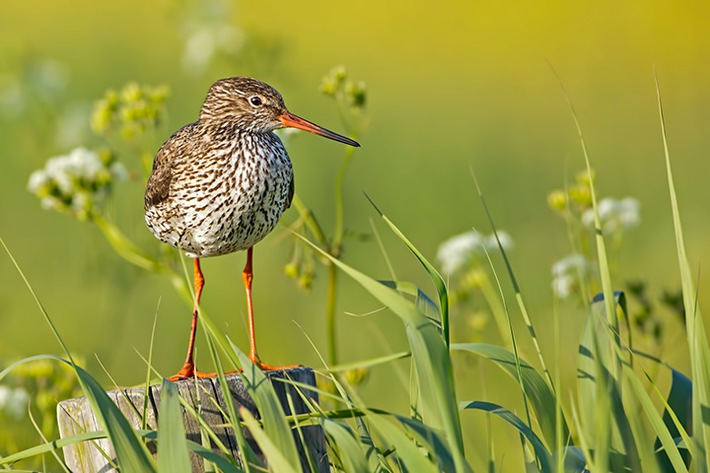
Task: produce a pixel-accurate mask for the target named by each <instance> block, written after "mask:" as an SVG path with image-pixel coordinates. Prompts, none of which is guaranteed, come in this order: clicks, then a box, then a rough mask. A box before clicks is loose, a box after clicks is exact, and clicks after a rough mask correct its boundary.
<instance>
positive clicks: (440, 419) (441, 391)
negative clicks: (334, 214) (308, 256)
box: [303, 238, 470, 472]
mask: <svg viewBox="0 0 710 473" xmlns="http://www.w3.org/2000/svg"><path fill="white" fill-rule="evenodd" d="M303 240H304V241H306V242H308V243H309V244H310V245H311V246H312V247H313V248H314V249H315V250H316V251H318V252H320V253H321V254H322V255H323V256H324V257H326V258H328V259H330V260H331V261H332V262H333V263H334V264H336V265H337V266H338V267H339V268H340V269H341V270H342V271H343V272H345V273H346V274H348V275H349V276H350V277H351V278H353V279H354V280H355V281H356V282H358V283H359V284H360V285H362V287H363V288H364V289H365V290H367V291H368V292H369V293H370V294H371V295H372V296H373V297H375V298H376V299H377V300H379V301H380V303H381V304H384V305H386V306H387V307H389V309H390V310H391V311H392V312H393V313H394V314H396V315H397V316H399V317H400V319H402V321H403V322H404V324H405V328H406V332H407V338H408V339H409V344H410V347H411V351H412V357H413V360H414V367H415V370H416V372H417V378H418V379H419V381H420V384H419V387H420V390H421V405H422V413H423V415H424V416H425V417H424V418H425V422H426V423H427V424H428V425H430V426H432V427H434V428H437V429H440V430H442V431H443V432H444V433H445V436H446V439H447V442H448V443H449V448H450V449H451V452H452V455H453V457H454V464H455V466H456V471H459V472H463V471H468V470H469V469H470V467H469V466H468V464H467V463H466V460H465V458H464V453H463V436H462V433H461V423H460V418H459V412H458V409H457V403H456V394H455V390H454V389H455V388H454V377H453V371H452V368H451V358H450V356H449V352H448V349H447V346H446V345H445V343H444V342H443V339H442V337H441V336H440V334H439V333H438V331H437V330H436V328H435V326H434V325H432V324H431V323H430V322H429V321H428V319H427V318H426V317H425V316H424V315H423V314H421V313H420V312H419V311H418V310H417V308H416V306H415V305H414V304H413V303H412V302H410V301H409V300H407V299H406V298H405V297H403V296H402V295H400V294H398V293H397V292H396V291H394V290H392V289H390V288H388V287H386V286H384V285H383V284H381V283H379V282H378V281H376V280H374V279H372V278H370V277H369V276H367V275H365V274H363V273H361V272H359V271H357V270H356V269H354V268H352V267H350V266H348V265H346V264H345V263H343V262H342V261H340V260H338V259H335V258H333V257H332V256H330V255H328V254H327V253H325V252H323V251H321V250H320V249H318V248H317V247H316V246H314V245H313V244H312V243H310V242H309V241H308V240H306V239H305V238H303Z"/></svg>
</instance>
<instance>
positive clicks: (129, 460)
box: [0, 238, 156, 473]
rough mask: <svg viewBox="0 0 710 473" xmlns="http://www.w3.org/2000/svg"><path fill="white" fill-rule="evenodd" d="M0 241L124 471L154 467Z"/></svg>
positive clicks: (153, 469) (143, 446)
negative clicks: (84, 367) (62, 353)
mask: <svg viewBox="0 0 710 473" xmlns="http://www.w3.org/2000/svg"><path fill="white" fill-rule="evenodd" d="M0 245H2V246H3V248H4V249H5V251H6V252H7V254H8V256H9V257H10V260H11V261H12V263H13V265H14V266H15V268H16V269H17V271H18V273H19V274H20V276H21V277H22V279H23V281H24V282H25V285H26V286H27V288H28V289H29V291H30V293H31V294H32V297H33V298H34V300H35V302H36V303H37V306H38V307H39V309H40V311H41V313H42V316H43V317H44V319H45V321H46V322H47V324H48V325H49V327H50V329H51V330H52V333H53V334H54V336H55V338H56V339H57V341H58V342H59V344H60V345H61V347H62V349H63V350H64V353H65V354H66V356H67V358H68V361H65V360H62V361H63V362H65V363H67V364H69V365H70V366H72V367H73V368H74V370H75V371H76V375H77V378H78V380H79V384H80V385H81V388H82V390H83V391H84V395H85V396H86V398H87V400H88V401H89V405H90V406H91V409H92V411H93V412H94V414H95V415H96V418H97V420H98V422H99V425H101V427H102V429H103V430H104V431H105V432H106V434H107V436H108V438H109V439H110V440H111V443H112V444H113V447H114V450H115V451H116V458H117V460H118V462H119V464H120V465H121V467H122V468H124V469H126V470H127V471H135V472H136V473H142V472H152V471H156V465H155V461H154V460H153V457H152V456H151V455H150V453H149V452H148V449H147V448H146V446H145V445H144V444H143V443H142V442H141V441H140V440H139V439H138V437H137V435H136V433H135V431H134V430H133V429H132V428H131V426H130V424H129V423H128V420H126V418H125V417H124V416H123V414H122V413H121V411H120V410H119V409H118V407H117V406H116V405H115V404H114V403H113V401H111V399H110V398H109V397H108V394H106V391H104V389H103V388H102V387H101V386H100V385H99V383H98V382H97V381H96V380H95V379H94V378H92V377H91V375H89V373H87V372H86V371H85V370H84V369H82V368H80V367H79V366H77V365H76V364H75V363H74V359H73V358H72V356H71V353H70V352H69V349H68V348H67V345H66V344H65V343H64V340H63V339H62V337H61V336H60V335H59V331H58V330H57V328H56V327H55V325H54V323H53V322H52V319H51V318H50V316H49V313H48V312H47V311H46V310H45V308H44V306H43V305H42V303H41V302H40V300H39V297H38V296H37V294H36V293H35V291H34V289H32V286H31V285H30V283H29V281H28V280H27V278H26V277H25V274H24V273H23V272H22V270H21V269H20V266H19V265H18V264H17V261H16V260H15V258H14V257H13V256H12V253H10V250H9V249H8V247H7V246H6V245H5V242H4V241H3V240H2V239H1V238H0Z"/></svg>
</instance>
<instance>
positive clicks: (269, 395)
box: [232, 344, 300, 471]
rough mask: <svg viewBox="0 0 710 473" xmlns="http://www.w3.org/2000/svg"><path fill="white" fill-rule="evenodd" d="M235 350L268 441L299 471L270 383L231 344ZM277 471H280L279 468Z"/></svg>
mask: <svg viewBox="0 0 710 473" xmlns="http://www.w3.org/2000/svg"><path fill="white" fill-rule="evenodd" d="M232 348H233V349H234V351H235V352H236V354H237V356H238V357H239V361H240V363H241V366H242V381H243V382H244V386H245V387H246V388H247V391H248V392H249V395H250V396H251V397H252V399H253V400H254V404H256V407H257V409H258V410H259V415H260V416H261V421H262V423H263V425H264V432H265V434H266V436H268V438H269V442H270V443H272V444H273V445H274V446H275V447H276V448H278V450H279V452H280V455H281V456H283V457H284V459H285V461H287V462H288V463H289V464H290V465H292V468H294V469H296V468H297V469H299V470H300V459H299V456H298V450H297V449H296V442H295V441H294V439H293V434H292V433H291V429H290V427H289V425H288V422H287V421H286V417H285V415H284V411H283V408H282V407H281V403H280V402H279V399H278V397H277V396H276V392H275V391H274V387H273V386H272V385H271V381H269V379H268V378H267V377H266V375H264V372H263V371H261V370H260V369H259V368H258V367H257V366H256V365H255V364H254V363H252V362H251V360H249V357H248V356H247V355H246V354H244V353H243V352H242V351H241V350H239V348H237V347H236V345H234V344H232ZM242 411H243V409H242ZM242 418H243V417H242ZM264 453H266V452H264ZM267 457H268V456H267ZM276 471H281V470H280V469H277V470H276Z"/></svg>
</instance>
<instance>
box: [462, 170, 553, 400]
mask: <svg viewBox="0 0 710 473" xmlns="http://www.w3.org/2000/svg"><path fill="white" fill-rule="evenodd" d="M471 175H472V176H473V182H474V184H475V186H476V192H477V193H478V198H479V199H480V201H481V205H482V206H483V210H484V211H485V213H486V217H487V219H488V223H489V224H490V226H491V228H492V229H493V235H495V238H496V243H497V244H498V249H499V250H500V254H501V256H502V257H503V262H504V263H505V268H506V270H507V271H508V277H509V278H510V282H511V284H512V285H513V291H514V292H515V301H516V302H517V304H518V308H519V309H520V314H521V315H522V317H523V321H524V322H525V325H526V327H527V328H528V332H529V333H530V338H531V339H532V342H533V346H534V347H535V353H536V354H537V357H538V360H539V362H540V366H541V367H542V371H543V373H545V379H546V380H547V383H548V384H549V385H550V387H551V388H554V385H553V384H552V376H550V372H549V370H548V369H547V364H546V363H545V358H544V357H543V356H542V349H541V348H540V342H539V341H538V339H537V335H536V334H535V328H534V327H533V324H532V320H530V315H529V314H528V309H527V306H526V305H525V301H524V300H523V293H522V291H521V290H520V284H519V283H518V278H516V277H515V272H514V271H513V265H512V263H511V262H510V259H509V258H508V253H506V251H505V248H503V245H502V244H501V242H500V238H498V230H497V229H496V225H495V222H494V221H493V215H492V214H491V212H490V210H489V209H488V205H487V204H486V200H485V198H484V197H483V191H481V187H480V186H479V184H478V179H476V175H475V174H474V173H473V170H471ZM489 262H490V258H489ZM491 268H493V265H492V264H491ZM497 279H498V278H497V276H496V280H497ZM506 314H507V311H506ZM508 325H511V322H510V317H508ZM510 333H511V341H512V343H513V344H515V339H514V334H513V331H512V329H511V330H510Z"/></svg>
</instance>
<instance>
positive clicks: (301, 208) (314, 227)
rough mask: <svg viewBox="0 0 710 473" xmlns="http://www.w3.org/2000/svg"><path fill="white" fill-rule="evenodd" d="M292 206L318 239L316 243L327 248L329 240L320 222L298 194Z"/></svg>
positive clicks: (294, 197) (295, 195)
mask: <svg viewBox="0 0 710 473" xmlns="http://www.w3.org/2000/svg"><path fill="white" fill-rule="evenodd" d="M291 204H292V205H293V206H294V208H295V209H296V211H297V212H298V214H299V215H300V216H301V218H303V221H304V222H305V223H306V226H307V227H308V229H309V230H310V231H311V233H312V234H313V237H314V238H315V239H316V242H318V244H319V245H321V246H322V247H323V248H327V247H328V239H327V238H326V236H325V232H323V229H322V228H321V226H320V224H319V223H318V220H316V217H315V215H313V212H311V209H309V208H308V207H306V205H305V204H304V203H303V201H302V200H301V198H300V197H298V194H294V196H293V200H292V201H291Z"/></svg>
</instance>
